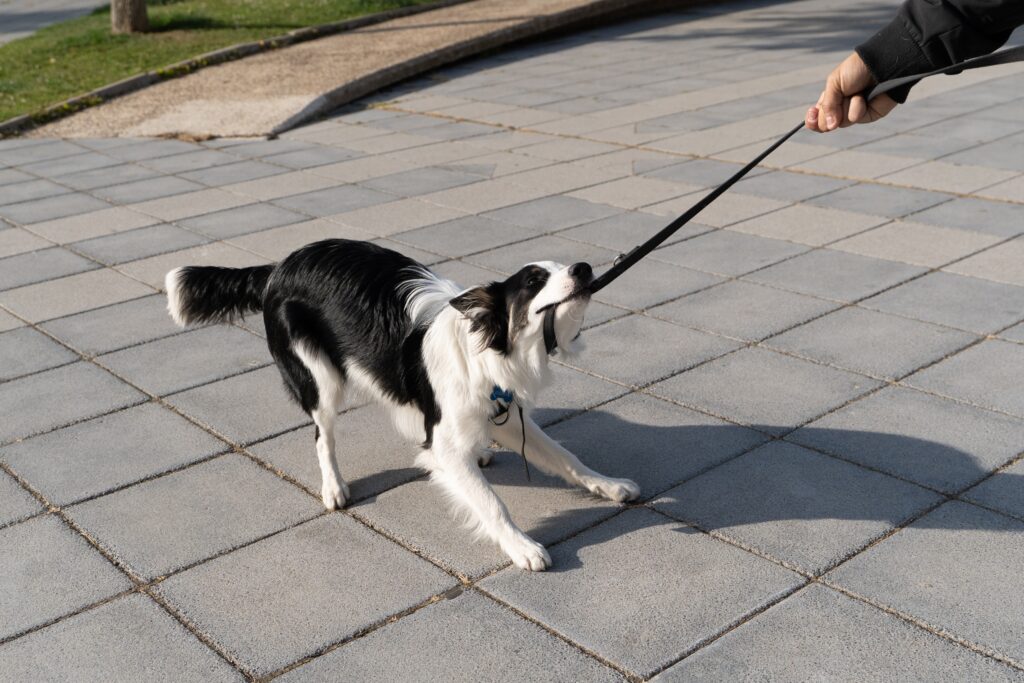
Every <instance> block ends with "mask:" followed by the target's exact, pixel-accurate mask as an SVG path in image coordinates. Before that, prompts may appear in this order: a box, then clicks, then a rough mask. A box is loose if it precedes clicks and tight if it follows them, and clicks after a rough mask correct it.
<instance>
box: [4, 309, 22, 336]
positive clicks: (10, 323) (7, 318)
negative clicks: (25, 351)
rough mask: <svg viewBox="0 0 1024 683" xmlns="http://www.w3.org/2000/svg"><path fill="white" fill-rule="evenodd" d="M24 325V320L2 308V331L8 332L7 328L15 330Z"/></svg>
mask: <svg viewBox="0 0 1024 683" xmlns="http://www.w3.org/2000/svg"><path fill="white" fill-rule="evenodd" d="M23 325H24V323H23V322H21V321H20V320H18V319H17V318H15V317H14V316H13V315H11V314H10V313H8V312H7V311H4V310H0V332H6V331H7V330H15V329H18V328H19V327H22V326H23Z"/></svg>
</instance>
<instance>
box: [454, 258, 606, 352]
mask: <svg viewBox="0 0 1024 683" xmlns="http://www.w3.org/2000/svg"><path fill="white" fill-rule="evenodd" d="M593 279H594V271H593V269H592V268H591V267H590V264H588V263H582V262H581V263H574V264H572V265H571V266H563V265H562V264H560V263H553V262H551V261H541V262H538V263H530V264H528V265H526V266H523V268H522V269H520V270H519V272H517V273H515V274H514V275H512V277H510V278H508V279H507V280H504V281H501V282H492V283H490V284H487V285H480V286H479V287H474V288H473V289H470V290H468V291H466V292H463V293H462V294H460V295H459V296H457V297H455V298H454V299H452V301H451V305H452V306H453V307H454V308H455V309H456V310H458V311H459V312H460V313H462V314H463V315H464V316H466V318H468V319H469V321H470V329H471V330H472V331H473V332H475V333H476V334H478V335H479V337H480V340H481V342H482V344H483V346H484V348H489V349H493V350H494V351H496V352H498V353H500V354H502V355H509V354H511V353H512V352H513V350H516V349H520V350H529V349H530V348H531V347H532V346H533V345H540V348H541V349H543V348H544V311H545V310H547V309H548V308H549V307H551V306H556V308H555V338H556V340H557V341H558V347H559V348H561V349H564V350H565V351H566V352H568V353H573V352H575V351H576V350H577V346H576V345H575V344H574V341H575V339H576V337H578V336H579V333H580V328H581V327H582V326H583V313H584V311H585V310H586V308H587V304H589V303H590V290H589V288H588V285H590V282H591V281H592V280H593Z"/></svg>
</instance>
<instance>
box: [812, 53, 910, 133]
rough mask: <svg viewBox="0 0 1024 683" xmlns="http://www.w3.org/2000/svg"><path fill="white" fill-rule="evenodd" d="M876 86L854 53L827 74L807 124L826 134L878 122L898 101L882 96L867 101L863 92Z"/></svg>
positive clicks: (862, 62)
mask: <svg viewBox="0 0 1024 683" xmlns="http://www.w3.org/2000/svg"><path fill="white" fill-rule="evenodd" d="M874 84H875V79H874V77H873V76H872V75H871V72H870V71H868V67H867V66H866V65H865V64H864V60H862V59H861V58H860V55H858V54H857V53H856V52H854V53H853V54H851V55H850V56H849V57H847V58H846V59H844V60H843V61H842V62H841V63H840V64H839V66H837V67H836V68H835V69H833V70H832V73H830V74H829V75H828V79H826V81H825V89H824V90H823V91H822V92H821V95H820V96H819V97H818V103H817V104H815V105H814V106H813V107H811V108H810V109H808V110H807V116H805V117H804V125H805V126H806V127H807V128H810V129H811V130H813V131H817V132H819V133H827V132H829V131H833V130H835V129H837V128H846V127H847V126H850V125H853V124H855V123H871V122H872V121H877V120H878V119H880V118H882V117H883V116H885V115H886V114H888V113H889V112H891V111H892V110H893V109H894V108H895V107H896V100H894V99H892V98H891V97H889V96H888V95H879V96H878V97H875V98H873V99H872V100H871V101H870V102H866V101H865V100H864V96H863V95H862V94H861V93H863V92H864V91H865V90H867V89H868V88H870V87H871V86H872V85H874Z"/></svg>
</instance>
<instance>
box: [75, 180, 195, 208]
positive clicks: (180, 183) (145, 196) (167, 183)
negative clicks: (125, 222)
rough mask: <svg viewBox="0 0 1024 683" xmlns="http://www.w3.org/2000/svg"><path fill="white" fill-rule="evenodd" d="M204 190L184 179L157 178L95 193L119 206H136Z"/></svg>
mask: <svg viewBox="0 0 1024 683" xmlns="http://www.w3.org/2000/svg"><path fill="white" fill-rule="evenodd" d="M202 189H204V188H203V186H202V185H200V184H199V183H193V182H190V181H188V180H184V179H182V178H176V177H174V176H157V177H155V178H147V179H145V180H136V181H135V182H129V183H120V184H117V185H110V186H108V187H102V188H97V189H95V190H93V192H94V193H95V194H96V195H98V196H100V197H102V198H104V199H108V200H110V201H112V202H116V203H118V204H135V203H144V202H148V201H151V200H155V199H163V198H165V197H173V196H174V195H180V194H185V193H188V192H196V191H198V190H202Z"/></svg>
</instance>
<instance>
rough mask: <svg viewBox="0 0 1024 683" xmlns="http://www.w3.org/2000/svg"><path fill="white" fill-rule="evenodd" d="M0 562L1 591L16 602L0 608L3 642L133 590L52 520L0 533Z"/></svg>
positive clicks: (47, 518) (39, 520)
mask: <svg viewBox="0 0 1024 683" xmlns="http://www.w3.org/2000/svg"><path fill="white" fill-rule="evenodd" d="M0 557H3V558H4V562H3V563H4V571H3V572H0V592H2V593H3V594H4V595H17V596H18V598H19V599H17V600H4V601H3V602H2V603H0V637H4V638H6V637H8V636H13V635H14V634H16V633H20V632H21V631H24V630H25V629H29V628H33V627H35V626H41V625H43V624H45V623H47V622H49V621H52V620H54V619H58V618H60V617H62V616H64V615H65V614H69V613H71V612H74V611H76V610H79V609H81V608H83V607H85V606H87V605H90V604H92V603H94V602H96V601H98V600H102V599H104V598H107V597H109V596H111V595H114V594H116V593H119V592H121V591H124V590H127V589H129V588H131V586H132V584H131V583H130V582H129V581H128V579H127V577H125V576H124V574H122V573H121V572H119V571H117V570H116V569H114V566H113V565H111V564H110V563H109V562H107V561H106V559H104V558H103V556H102V555H100V554H99V553H98V552H96V551H95V550H94V549H93V548H92V547H91V546H90V545H89V544H88V543H86V541H85V539H84V538H82V537H81V536H79V535H78V534H76V533H74V532H73V531H71V529H69V528H68V527H67V526H65V525H64V523H63V522H61V521H60V519H58V518H57V517H56V515H44V516H42V517H36V518H35V519H30V520H28V521H26V522H22V523H21V524H15V525H14V526H10V527H7V528H5V529H3V530H0ZM0 652H2V649H0ZM0 656H2V655H0Z"/></svg>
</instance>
